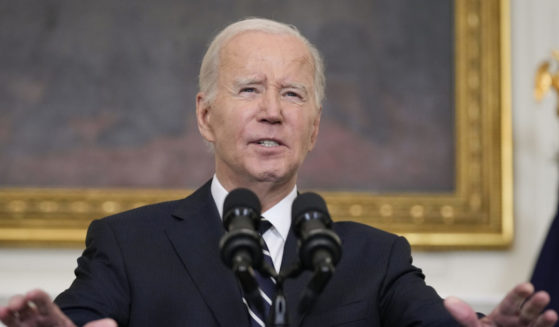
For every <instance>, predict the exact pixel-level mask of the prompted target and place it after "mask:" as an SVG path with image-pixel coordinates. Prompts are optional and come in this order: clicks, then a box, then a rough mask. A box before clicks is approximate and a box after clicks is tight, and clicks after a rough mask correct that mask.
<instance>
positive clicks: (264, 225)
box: [258, 217, 272, 235]
mask: <svg viewBox="0 0 559 327" xmlns="http://www.w3.org/2000/svg"><path fill="white" fill-rule="evenodd" d="M270 227H272V223H271V222H270V221H269V220H267V219H266V218H264V217H260V223H259V224H258V232H259V233H260V235H264V233H266V231H267V230H268V229H270Z"/></svg>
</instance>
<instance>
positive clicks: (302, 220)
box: [291, 192, 342, 271]
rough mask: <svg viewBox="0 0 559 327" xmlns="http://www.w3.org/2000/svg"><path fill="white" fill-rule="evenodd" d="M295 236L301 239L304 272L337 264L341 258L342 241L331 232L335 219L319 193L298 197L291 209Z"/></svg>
mask: <svg viewBox="0 0 559 327" xmlns="http://www.w3.org/2000/svg"><path fill="white" fill-rule="evenodd" d="M291 217H292V219H293V224H294V226H295V235H296V236H297V238H299V241H300V248H299V259H300V260H301V263H302V265H303V267H304V268H305V269H309V270H313V271H314V270H316V269H318V268H320V267H321V266H324V265H326V266H330V265H331V266H332V269H333V267H334V266H335V265H336V264H337V263H338V261H339V260H340V257H341V255H342V248H341V243H342V242H341V241H340V238H339V237H338V235H337V234H336V233H335V232H334V231H333V230H332V229H331V228H332V219H331V218H330V214H329V213H328V209H327V207H326V202H325V201H324V199H323V198H322V197H321V196H320V195H318V194H316V193H312V192H309V193H303V194H301V195H299V196H298V197H297V198H296V199H295V201H293V206H292V208H291Z"/></svg>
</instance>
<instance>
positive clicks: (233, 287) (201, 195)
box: [166, 182, 248, 326]
mask: <svg viewBox="0 0 559 327" xmlns="http://www.w3.org/2000/svg"><path fill="white" fill-rule="evenodd" d="M166 233H167V236H168V238H169V240H170V241H171V243H172V244H173V246H174V248H175V251H176V252H177V254H178V256H179V257H180V260H181V261H182V263H183V265H184V267H185V268H186V271H187V273H188V274H189V276H190V277H191V278H192V280H193V281H194V283H195V284H196V285H197V287H198V290H199V292H200V294H201V296H202V298H203V299H204V301H205V302H206V304H207V305H208V308H209V309H210V310H211V311H212V312H213V314H214V316H215V318H216V320H217V321H218V322H219V325H221V326H248V314H247V311H246V308H245V306H244V304H243V303H242V302H241V292H240V288H239V286H238V284H237V281H236V279H235V276H234V274H233V272H232V271H231V270H229V268H227V267H226V266H225V265H224V264H223V263H222V262H221V258H220V251H219V245H218V243H219V239H220V238H221V236H222V235H223V234H224V228H223V227H222V224H221V219H220V218H219V214H218V211H217V208H216V206H215V202H214V201H213V198H212V196H211V191H210V182H208V183H206V184H205V185H204V186H203V187H201V188H200V189H199V190H197V191H196V192H195V193H193V194H192V195H191V196H190V197H188V198H186V199H185V200H184V201H183V203H182V205H181V206H180V207H179V208H178V209H177V210H176V211H175V213H174V220H173V221H172V222H171V223H170V224H169V225H168V227H167V229H166Z"/></svg>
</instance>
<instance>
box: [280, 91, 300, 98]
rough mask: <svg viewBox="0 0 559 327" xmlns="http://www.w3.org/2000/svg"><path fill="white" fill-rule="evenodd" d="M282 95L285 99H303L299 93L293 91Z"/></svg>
mask: <svg viewBox="0 0 559 327" xmlns="http://www.w3.org/2000/svg"><path fill="white" fill-rule="evenodd" d="M284 95H285V96H287V97H295V98H299V99H302V98H303V97H302V96H301V95H300V94H299V93H297V92H294V91H286V92H285V93H284Z"/></svg>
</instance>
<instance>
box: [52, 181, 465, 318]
mask: <svg viewBox="0 0 559 327" xmlns="http://www.w3.org/2000/svg"><path fill="white" fill-rule="evenodd" d="M334 230H335V231H336V232H337V233H338V235H339V236H340V238H341V240H342V243H343V255H342V259H341V260H340V262H339V263H338V266H337V268H336V272H335V274H334V276H333V277H332V279H331V280H330V282H329V284H328V285H327V286H326V288H325V289H324V291H323V293H322V294H321V295H320V297H319V298H318V300H317V302H316V303H315V305H314V307H313V308H312V310H311V312H308V313H305V314H299V313H298V312H297V305H298V303H299V299H300V294H301V292H302V290H303V289H304V288H305V286H306V285H307V283H308V280H309V279H310V273H304V274H303V275H301V276H300V277H298V278H297V279H294V280H287V281H286V282H285V285H284V288H285V294H286V297H287V304H288V308H289V313H290V326H320V327H324V326H345V327H350V326H386V327H395V326H453V325H455V323H454V322H453V320H452V318H451V317H450V316H449V314H448V313H447V312H446V310H445V309H444V307H443V305H442V301H441V299H440V297H439V296H438V295H437V294H436V293H435V291H434V290H433V289H432V288H431V287H428V286H426V285H425V283H424V280H423V275H422V273H421V271H420V270H419V269H417V268H415V267H414V266H412V265H411V255H410V247H409V245H408V243H407V241H406V240H405V239H404V238H402V237H398V236H395V235H393V234H389V233H386V232H383V231H380V230H377V229H374V228H371V227H368V226H365V225H361V224H357V223H351V222H339V223H335V224H334ZM223 233H224V229H223V227H222V224H221V220H220V218H219V215H218V211H217V208H216V206H215V202H214V201H213V198H212V196H211V191H210V183H207V184H206V185H204V186H203V187H201V188H200V189H198V190H197V191H196V192H194V193H193V194H192V195H191V196H189V197H187V198H186V199H183V200H179V201H171V202H165V203H159V204H155V205H150V206H146V207H142V208H139V209H134V210H131V211H127V212H124V213H120V214H117V215H115V216H112V217H108V218H104V219H100V220H96V221H94V222H92V223H91V226H90V227H89V231H88V234H87V238H86V249H85V250H84V252H83V255H82V256H81V257H80V258H79V259H78V267H77V268H76V271H75V273H76V279H75V281H74V282H73V283H72V285H71V287H70V288H69V289H68V290H66V291H64V292H63V293H62V294H60V295H59V296H58V297H57V298H56V300H55V302H56V303H57V304H58V305H59V306H60V307H61V308H62V310H63V311H64V313H66V314H67V315H68V316H69V317H70V318H71V319H72V320H73V321H74V322H75V323H76V324H78V325H82V324H84V323H86V322H88V321H91V320H95V319H100V318H104V317H112V318H114V319H115V320H116V321H117V322H118V324H119V326H146V327H148V326H149V327H155V326H164V327H173V326H194V327H199V326H201V327H211V326H232V327H239V326H248V325H249V322H248V314H247V310H246V308H245V306H244V304H243V303H242V302H241V291H240V287H239V285H238V283H237V281H236V279H235V277H234V275H233V273H232V272H231V271H230V270H229V269H228V268H227V267H226V266H225V265H224V264H222V262H221V260H220V254H219V247H218V242H219V239H220V237H221V236H222V235H223ZM296 248H297V244H296V239H295V237H294V235H293V233H291V232H290V235H289V237H288V239H287V243H286V246H285V253H284V257H283V263H282V266H286V265H289V264H292V263H293V262H294V261H295V260H296V258H297V254H296V253H297V250H296Z"/></svg>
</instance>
